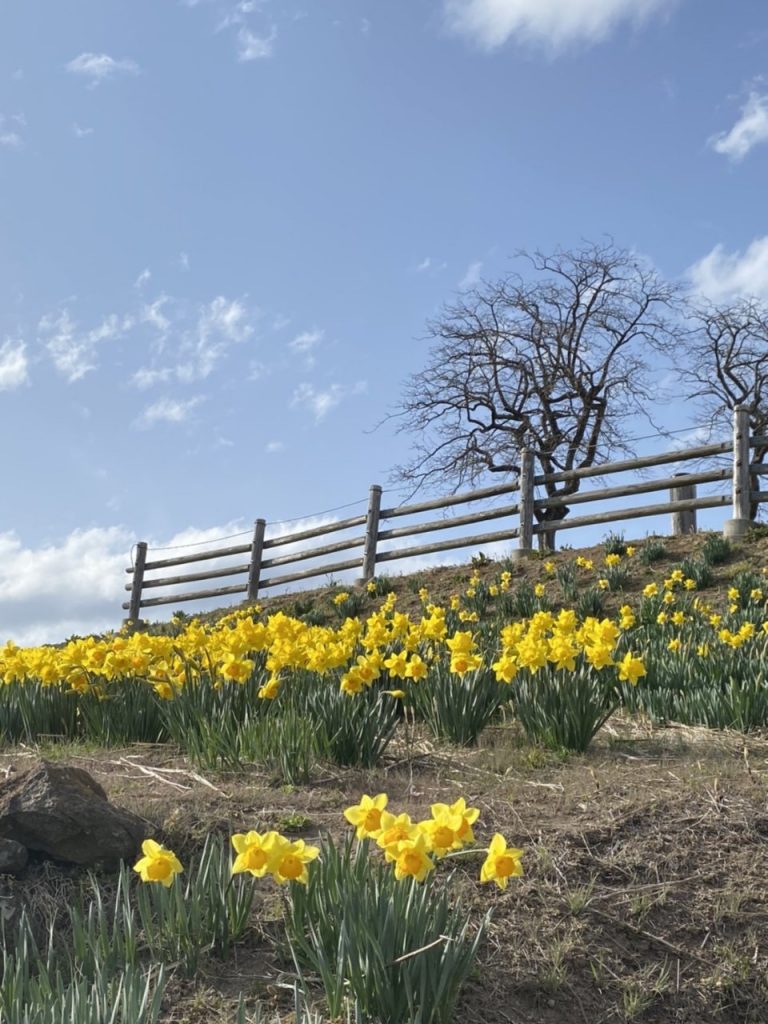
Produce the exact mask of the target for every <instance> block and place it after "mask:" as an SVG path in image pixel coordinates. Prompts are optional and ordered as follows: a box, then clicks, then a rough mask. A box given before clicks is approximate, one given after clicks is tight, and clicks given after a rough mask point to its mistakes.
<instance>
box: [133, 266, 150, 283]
mask: <svg viewBox="0 0 768 1024" xmlns="http://www.w3.org/2000/svg"><path fill="white" fill-rule="evenodd" d="M151 277H152V271H151V270H150V269H149V267H145V268H144V269H143V270H142V272H141V273H140V274H139V276H138V277H137V278H136V280H135V281H134V282H133V287H134V288H143V287H144V285H145V284H147V282H148V281H149V279H150V278H151Z"/></svg>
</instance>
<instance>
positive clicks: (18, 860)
mask: <svg viewBox="0 0 768 1024" xmlns="http://www.w3.org/2000/svg"><path fill="white" fill-rule="evenodd" d="M28 860H29V854H28V853H27V848H26V846H22V845H21V843H17V842H16V840H15V839H0V875H19V874H21V872H22V871H23V870H24V868H25V867H26V866H27V861H28Z"/></svg>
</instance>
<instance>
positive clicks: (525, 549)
mask: <svg viewBox="0 0 768 1024" xmlns="http://www.w3.org/2000/svg"><path fill="white" fill-rule="evenodd" d="M533 501H534V493H533V452H532V451H531V450H530V449H528V448H523V450H522V451H521V452H520V536H519V538H518V541H517V549H516V550H515V551H512V552H510V554H511V555H512V557H513V558H524V557H525V556H526V555H528V554H530V552H531V550H532V548H533Z"/></svg>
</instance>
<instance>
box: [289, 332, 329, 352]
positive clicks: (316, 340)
mask: <svg viewBox="0 0 768 1024" xmlns="http://www.w3.org/2000/svg"><path fill="white" fill-rule="evenodd" d="M324 337H325V331H319V330H317V329H315V330H313V331H303V332H302V333H301V334H297V335H296V337H295V338H294V339H293V341H289V342H288V348H289V349H291V350H292V351H293V352H301V353H306V352H311V351H312V349H313V348H315V347H316V346H317V345H319V344H320V342H321V341H322V340H323V338H324Z"/></svg>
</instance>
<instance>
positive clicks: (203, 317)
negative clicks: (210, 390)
mask: <svg viewBox="0 0 768 1024" xmlns="http://www.w3.org/2000/svg"><path fill="white" fill-rule="evenodd" d="M252 334H253V325H252V324H251V322H250V314H249V312H248V310H247V309H246V307H245V306H244V305H243V304H242V302H239V301H238V300H237V299H232V300H229V299H226V298H224V296H223V295H219V296H218V297H217V298H215V299H214V300H213V302H210V303H209V304H208V305H207V306H204V307H203V308H202V309H201V310H200V315H199V318H198V322H197V328H196V330H195V332H194V334H193V336H192V337H188V338H187V339H186V340H185V342H184V343H183V345H182V346H181V352H180V354H181V356H182V361H181V362H180V364H179V366H178V367H177V373H178V377H179V380H183V381H193V380H203V379H205V378H206V377H208V376H210V374H211V373H212V372H213V370H214V368H215V366H216V364H217V363H218V361H219V360H220V359H221V358H222V357H223V356H224V354H225V353H226V351H227V349H228V348H229V347H230V345H232V344H236V343H239V342H243V341H245V340H246V339H247V338H249V337H250V336H251V335H252Z"/></svg>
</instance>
